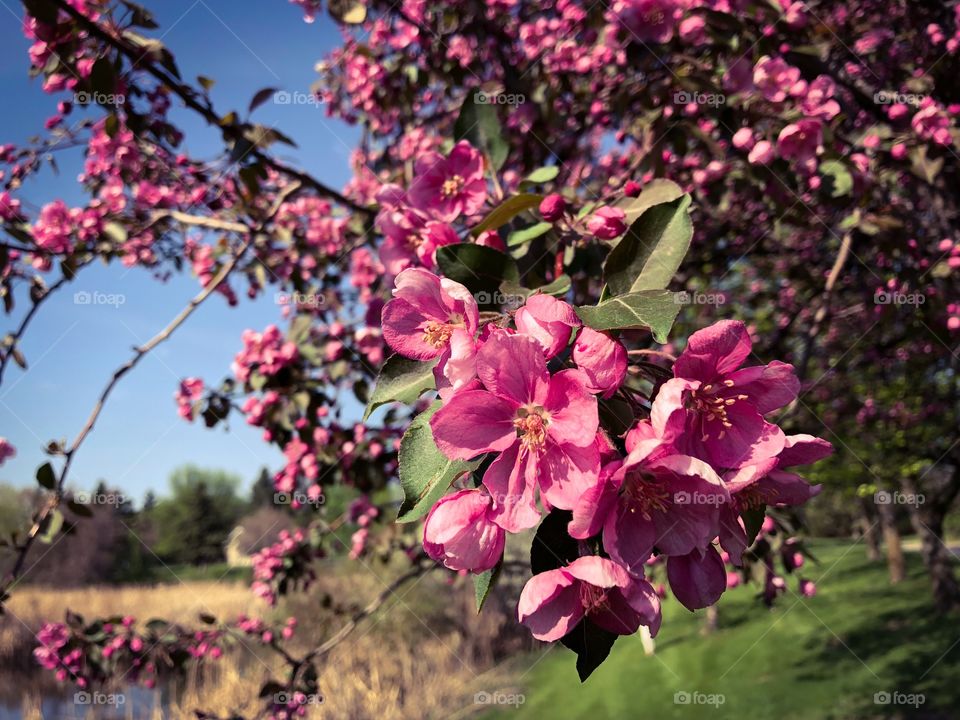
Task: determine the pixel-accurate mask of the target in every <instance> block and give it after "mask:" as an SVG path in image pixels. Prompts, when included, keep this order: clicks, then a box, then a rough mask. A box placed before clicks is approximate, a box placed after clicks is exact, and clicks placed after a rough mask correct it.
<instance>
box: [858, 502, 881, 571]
mask: <svg viewBox="0 0 960 720" xmlns="http://www.w3.org/2000/svg"><path fill="white" fill-rule="evenodd" d="M857 507H858V508H859V510H860V512H859V513H857V515H858V518H857V525H858V526H859V528H860V534H861V535H862V537H863V544H864V546H865V547H866V548H867V560H869V561H870V562H877V561H878V560H880V538H879V537H878V536H877V523H876V521H875V520H873V518H871V517H870V513H869V511H868V510H867V500H861V501H860V502H859V504H858V505H857Z"/></svg>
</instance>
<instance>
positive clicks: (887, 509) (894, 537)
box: [877, 494, 906, 585]
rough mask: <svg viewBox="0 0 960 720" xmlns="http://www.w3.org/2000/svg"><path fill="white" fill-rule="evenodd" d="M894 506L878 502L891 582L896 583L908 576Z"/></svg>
mask: <svg viewBox="0 0 960 720" xmlns="http://www.w3.org/2000/svg"><path fill="white" fill-rule="evenodd" d="M888 497H889V494H888ZM893 508H894V506H893V505H892V504H890V503H878V504H877V514H878V515H879V516H880V527H881V528H883V545H884V548H885V549H886V551H887V569H888V570H889V572H890V584H891V585H896V584H897V583H898V582H902V581H903V579H904V578H905V577H906V568H905V565H904V561H903V547H902V546H901V544H900V531H899V530H897V514H896V512H894V509H893Z"/></svg>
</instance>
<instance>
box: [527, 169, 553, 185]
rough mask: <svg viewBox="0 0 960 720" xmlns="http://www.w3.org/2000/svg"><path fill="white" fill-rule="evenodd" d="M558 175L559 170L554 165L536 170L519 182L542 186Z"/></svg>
mask: <svg viewBox="0 0 960 720" xmlns="http://www.w3.org/2000/svg"><path fill="white" fill-rule="evenodd" d="M559 174H560V168H559V167H558V166H556V165H547V166H546V167H542V168H537V169H536V170H534V171H533V172H532V173H530V174H529V175H527V176H526V177H525V178H524V179H523V180H522V181H521V182H525V183H530V184H531V185H542V184H543V183H548V182H550V181H551V180H553V179H554V178H556V177H557V175H559Z"/></svg>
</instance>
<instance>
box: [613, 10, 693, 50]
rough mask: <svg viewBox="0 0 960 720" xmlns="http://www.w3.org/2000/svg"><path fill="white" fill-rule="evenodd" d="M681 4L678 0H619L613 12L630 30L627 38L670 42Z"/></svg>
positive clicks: (629, 39) (640, 40) (641, 40)
mask: <svg viewBox="0 0 960 720" xmlns="http://www.w3.org/2000/svg"><path fill="white" fill-rule="evenodd" d="M680 7H681V4H680V2H678V0H617V2H615V3H614V4H613V13H614V15H616V17H617V19H618V20H619V21H620V23H621V24H622V25H623V27H625V28H626V29H627V31H628V36H627V40H628V41H632V40H637V41H639V42H655V43H666V42H670V39H671V38H672V37H673V31H674V28H675V27H676V24H677V16H678V15H679V13H680Z"/></svg>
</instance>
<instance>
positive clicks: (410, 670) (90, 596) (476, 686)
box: [0, 565, 529, 720]
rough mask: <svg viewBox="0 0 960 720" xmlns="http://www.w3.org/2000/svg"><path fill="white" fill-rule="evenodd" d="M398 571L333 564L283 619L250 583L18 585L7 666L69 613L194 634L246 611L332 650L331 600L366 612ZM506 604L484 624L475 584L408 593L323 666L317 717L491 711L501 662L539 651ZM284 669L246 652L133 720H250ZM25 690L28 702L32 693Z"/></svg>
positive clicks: (0, 623)
mask: <svg viewBox="0 0 960 720" xmlns="http://www.w3.org/2000/svg"><path fill="white" fill-rule="evenodd" d="M396 572H397V568H393V567H389V566H376V567H373V566H370V567H367V568H362V567H355V566H354V567H346V568H345V567H344V566H343V565H340V566H339V567H328V568H325V572H321V573H320V580H319V581H318V582H317V585H316V586H315V587H314V588H313V589H312V590H311V591H310V592H309V593H307V594H294V595H292V596H290V598H289V599H288V600H286V601H285V602H283V603H282V604H281V607H280V608H278V609H277V610H276V611H274V612H271V611H270V610H269V609H267V608H266V607H265V606H264V605H263V604H262V603H260V602H258V601H256V600H255V599H254V598H253V596H252V595H251V593H250V592H249V590H248V588H247V587H246V585H244V584H241V583H227V582H222V583H213V582H202V581H198V582H187V583H184V584H182V585H155V586H125V587H106V586H105V587H90V588H84V589H79V590H67V591H63V590H50V589H44V588H40V587H25V588H19V589H18V590H17V591H16V592H14V593H13V600H12V602H11V604H10V610H11V613H10V615H8V616H7V617H6V618H0V667H3V668H9V667H11V664H10V663H11V661H14V660H16V661H17V663H16V664H18V665H20V666H21V668H22V669H23V670H24V671H26V670H27V669H28V668H30V667H35V666H33V665H32V659H31V658H30V656H29V654H30V652H31V651H32V648H33V646H34V644H35V641H34V638H33V635H32V633H33V632H34V631H35V630H36V629H37V628H39V626H40V625H41V624H42V623H43V622H47V621H50V620H62V618H63V617H64V613H65V612H66V610H67V609H69V610H72V611H74V612H79V613H81V614H82V615H84V616H85V617H88V618H94V617H106V616H110V615H118V614H131V615H134V616H135V617H136V618H137V619H138V621H146V620H148V619H150V618H153V617H162V618H164V619H167V620H171V621H174V622H178V623H182V624H184V625H186V626H195V625H197V614H198V613H199V612H201V611H202V612H208V613H211V614H213V615H215V616H217V617H219V618H222V619H227V618H235V617H236V616H237V615H239V614H241V613H245V614H249V615H258V616H262V617H265V618H266V617H270V616H273V617H275V618H276V617H281V618H282V617H285V616H286V615H289V614H293V615H296V616H297V617H298V618H299V620H300V625H299V627H298V630H297V636H296V639H295V641H294V642H293V643H292V644H291V646H290V649H291V651H292V652H294V653H295V654H298V653H300V652H302V651H303V650H305V649H306V648H307V647H309V646H312V645H313V644H317V643H319V642H322V640H323V639H324V638H326V637H329V635H330V633H331V632H333V631H335V630H336V628H338V627H339V626H340V624H341V623H342V622H344V618H343V617H342V616H339V615H335V614H333V613H331V612H329V611H325V610H323V609H322V605H323V602H322V598H323V597H324V596H325V595H329V596H331V597H333V598H334V599H335V601H336V602H340V603H343V602H347V601H349V602H350V603H357V604H365V603H366V602H367V601H368V600H369V599H370V598H372V597H374V596H375V595H376V594H378V593H379V592H380V591H381V590H382V589H383V587H384V585H385V584H386V583H388V582H389V580H390V578H392V577H393V576H395V574H396ZM492 600H493V599H492ZM498 602H499V601H493V602H491V603H490V607H488V608H487V609H486V610H485V611H484V613H483V614H481V615H477V613H476V609H475V607H474V604H473V603H474V600H473V588H472V585H471V583H470V582H469V580H466V579H461V580H458V581H456V582H455V583H453V584H451V583H450V581H449V576H448V575H446V576H443V575H440V574H433V575H431V576H428V577H426V578H423V579H422V580H421V581H420V582H419V583H416V584H414V585H412V586H408V587H406V588H401V589H400V590H398V592H397V594H396V595H395V596H394V597H392V598H391V600H389V601H388V602H387V603H386V604H385V605H384V607H383V608H382V609H381V611H380V612H379V613H378V614H377V615H375V616H374V617H372V618H369V619H367V620H366V621H364V622H363V623H362V624H361V625H360V626H359V627H358V628H357V629H356V631H355V632H354V633H353V634H352V635H350V636H349V638H348V639H347V640H346V641H345V642H343V643H342V644H341V645H339V646H338V647H337V648H336V649H335V650H334V651H333V652H332V653H331V654H330V655H329V656H327V657H326V658H325V659H324V661H323V663H322V665H321V666H320V667H319V668H318V670H319V685H320V691H321V693H322V696H323V701H322V703H318V704H316V705H312V706H311V707H310V709H309V713H308V717H323V718H325V719H329V718H337V719H339V718H344V719H345V720H354V719H357V720H359V719H365V718H377V720H392V719H394V718H395V719H397V720H402V719H406V718H411V719H412V718H417V720H420V719H422V718H434V717H437V718H439V717H443V718H450V717H454V716H457V717H467V716H469V715H472V714H474V713H475V712H477V711H479V710H483V709H485V708H484V706H476V705H474V704H473V694H474V693H475V692H478V691H480V690H484V691H487V692H493V691H495V690H505V689H508V688H507V682H508V678H507V676H506V672H505V671H504V670H503V669H499V668H497V663H498V662H499V661H500V660H502V659H503V658H504V657H506V656H508V655H510V654H513V653H515V652H518V651H521V650H523V649H526V648H527V647H529V641H528V640H527V638H526V636H525V635H523V634H518V633H517V632H516V625H515V622H514V621H513V620H512V619H511V618H509V617H508V615H509V613H510V612H511V610H510V604H511V601H510V600H506V601H504V602H499V604H498ZM11 648H16V650H11ZM8 653H9V654H10V657H6V655H7V654H8ZM283 670H284V668H283V666H282V664H280V663H279V662H278V660H277V658H276V657H275V656H273V655H272V654H266V653H265V652H264V651H263V650H262V649H260V648H256V647H253V646H249V647H247V646H243V645H240V646H237V647H235V648H233V649H232V650H230V651H229V652H227V653H226V654H225V655H224V657H223V658H222V659H221V660H219V661H218V662H216V663H211V664H208V665H207V666H206V667H205V668H203V669H202V671H200V672H196V671H191V672H190V673H189V674H188V676H187V677H186V678H184V679H181V680H179V681H177V682H176V683H175V684H174V685H172V686H171V688H170V689H171V691H172V692H170V693H169V697H171V698H173V699H172V701H171V704H170V705H169V706H168V707H167V708H165V709H164V710H163V711H162V712H161V711H160V709H159V705H157V707H156V708H155V707H154V703H149V707H146V708H144V707H141V708H139V709H137V710H136V711H135V712H134V708H132V707H131V706H130V705H129V704H128V705H127V707H125V708H124V709H123V714H124V715H126V716H128V717H131V718H132V717H144V716H150V715H152V716H153V717H154V718H156V719H157V720H159V719H160V718H182V719H183V720H187V718H190V719H191V720H193V719H194V718H195V717H196V715H195V714H194V711H195V710H203V711H205V712H209V713H215V714H217V715H220V716H221V717H224V716H229V715H233V714H240V715H244V716H247V717H252V716H255V715H256V714H257V713H258V711H260V710H261V709H262V701H261V700H259V699H258V697H257V695H258V691H259V689H260V687H261V685H262V684H263V683H264V682H265V681H266V680H267V679H270V678H271V677H273V678H279V677H282V676H283ZM0 674H3V673H0ZM16 692H18V693H20V694H24V689H23V688H19V689H17V690H16ZM39 692H41V690H38V689H36V688H31V689H28V690H26V694H25V695H24V696H23V700H22V703H23V704H22V707H23V710H24V714H23V718H24V720H32V718H34V717H37V718H38V717H40V715H39V702H38V699H37V698H38V693H39Z"/></svg>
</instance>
